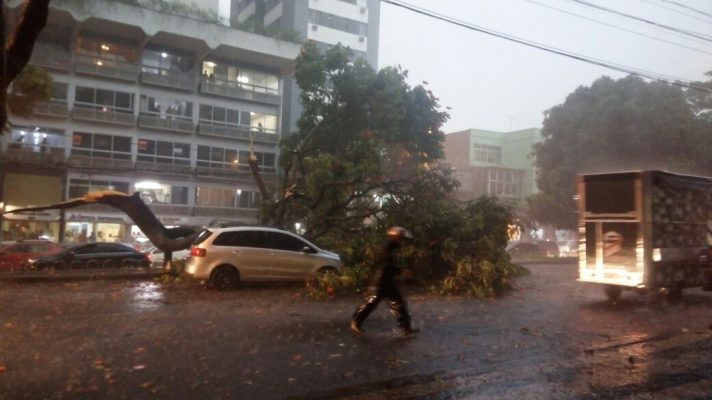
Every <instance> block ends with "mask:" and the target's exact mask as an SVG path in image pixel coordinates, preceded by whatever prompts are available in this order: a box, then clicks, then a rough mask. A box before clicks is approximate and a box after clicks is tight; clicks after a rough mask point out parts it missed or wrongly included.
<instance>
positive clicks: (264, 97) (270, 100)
mask: <svg viewBox="0 0 712 400" xmlns="http://www.w3.org/2000/svg"><path fill="white" fill-rule="evenodd" d="M200 91H201V92H202V93H207V94H214V95H218V96H224V97H231V98H233V99H240V100H247V101H254V102H259V103H267V104H271V105H275V106H278V105H280V104H281V103H282V98H281V97H280V96H279V91H278V90H275V89H270V88H266V87H261V86H255V85H250V84H246V83H242V82H233V81H226V80H222V79H215V78H208V77H205V76H203V77H202V79H201V81H200Z"/></svg>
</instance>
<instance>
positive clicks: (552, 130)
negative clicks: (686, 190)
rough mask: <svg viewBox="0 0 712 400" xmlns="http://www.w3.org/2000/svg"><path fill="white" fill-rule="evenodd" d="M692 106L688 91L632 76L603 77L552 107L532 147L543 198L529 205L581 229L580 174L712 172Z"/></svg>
mask: <svg viewBox="0 0 712 400" xmlns="http://www.w3.org/2000/svg"><path fill="white" fill-rule="evenodd" d="M692 104H693V102H692V101H691V97H690V91H688V92H685V91H683V90H682V89H681V88H679V87H677V86H673V85H669V84H665V83H661V82H651V83H648V82H645V81H643V80H642V79H640V78H637V77H633V76H630V77H627V78H623V79H619V80H613V79H611V78H608V77H603V78H600V79H598V80H596V81H595V82H594V83H593V84H592V85H591V86H590V87H579V88H578V89H576V91H574V92H573V93H571V94H570V95H569V96H568V97H567V98H566V101H565V102H564V103H563V104H561V105H558V106H555V107H552V108H551V109H549V110H548V111H547V112H546V117H545V119H544V126H543V128H542V136H543V139H544V140H543V142H541V143H538V144H537V145H535V148H534V153H535V162H536V166H537V168H538V170H539V174H538V178H537V184H538V186H539V189H540V190H541V193H539V194H537V195H535V196H533V197H532V198H531V199H530V201H529V207H530V209H531V210H532V212H533V213H534V215H535V216H536V218H537V219H538V220H539V222H541V223H548V224H552V225H554V226H557V227H561V228H573V227H574V226H575V221H576V218H575V216H576V214H575V212H576V208H575V203H574V201H573V196H574V191H575V188H574V182H575V177H576V174H578V173H590V172H607V171H616V170H630V169H666V170H671V171H676V172H683V173H696V174H709V173H710V172H712V163H711V162H710V157H709V151H708V149H709V148H710V144H712V142H710V140H712V137H710V135H709V123H708V124H707V125H705V124H703V121H702V119H701V118H700V117H698V114H697V113H696V112H695V109H694V108H693V107H692ZM700 104H702V103H700ZM705 126H706V128H705Z"/></svg>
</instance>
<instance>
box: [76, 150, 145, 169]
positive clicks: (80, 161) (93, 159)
mask: <svg viewBox="0 0 712 400" xmlns="http://www.w3.org/2000/svg"><path fill="white" fill-rule="evenodd" d="M72 151H73V152H74V150H72ZM67 164H69V165H70V166H72V167H89V168H99V169H112V170H113V169H130V168H131V167H132V166H133V162H132V161H131V159H130V158H128V159H125V158H111V157H101V156H97V155H80V154H72V155H70V156H69V158H68V159H67Z"/></svg>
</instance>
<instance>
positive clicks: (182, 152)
mask: <svg viewBox="0 0 712 400" xmlns="http://www.w3.org/2000/svg"><path fill="white" fill-rule="evenodd" d="M173 156H174V157H179V158H190V145H189V144H186V143H175V144H174V145H173Z"/></svg>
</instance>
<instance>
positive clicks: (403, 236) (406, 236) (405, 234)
mask: <svg viewBox="0 0 712 400" xmlns="http://www.w3.org/2000/svg"><path fill="white" fill-rule="evenodd" d="M387 234H388V240H390V241H392V242H401V241H404V240H410V239H413V234H412V233H410V231H409V230H407V229H405V228H401V227H400V226H392V227H390V228H388V232H387Z"/></svg>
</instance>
